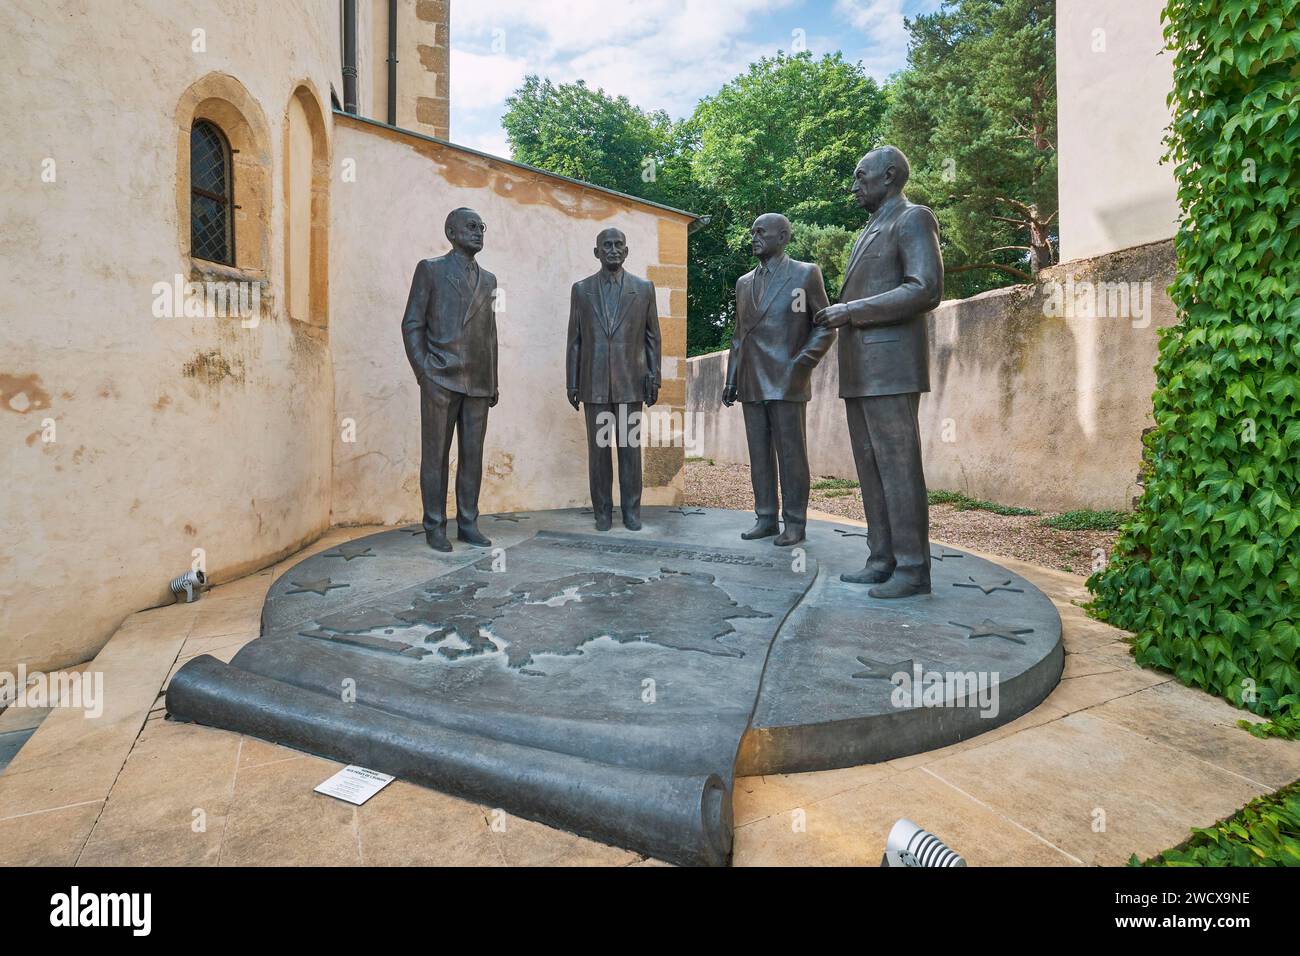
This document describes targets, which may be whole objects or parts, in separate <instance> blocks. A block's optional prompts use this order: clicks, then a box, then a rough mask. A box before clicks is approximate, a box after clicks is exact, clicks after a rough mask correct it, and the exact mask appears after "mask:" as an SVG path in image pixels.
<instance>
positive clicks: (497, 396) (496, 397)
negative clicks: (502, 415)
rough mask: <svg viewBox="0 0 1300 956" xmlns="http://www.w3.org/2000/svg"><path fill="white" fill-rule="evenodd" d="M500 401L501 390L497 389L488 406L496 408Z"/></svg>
mask: <svg viewBox="0 0 1300 956" xmlns="http://www.w3.org/2000/svg"><path fill="white" fill-rule="evenodd" d="M499 401H501V390H500V389H497V390H496V391H495V392H493V393H492V398H491V399H490V400H489V401H488V408H496V407H497V402H499Z"/></svg>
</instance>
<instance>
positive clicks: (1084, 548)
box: [686, 459, 1118, 575]
mask: <svg viewBox="0 0 1300 956" xmlns="http://www.w3.org/2000/svg"><path fill="white" fill-rule="evenodd" d="M816 482H817V479H816V477H814V478H813V483H814V484H816ZM686 501H687V503H689V504H692V505H698V506H699V507H701V508H735V509H737V510H739V511H751V510H753V507H754V492H753V489H752V488H751V487H750V484H749V466H748V465H731V464H725V463H718V464H712V463H710V461H709V460H708V459H704V460H688V461H687V462H686ZM999 504H1006V505H1014V504H1016V502H1014V501H1003V502H999ZM808 506H809V507H810V508H816V509H817V510H818V511H825V512H828V513H830V514H835V515H842V516H844V517H846V518H856V519H858V520H859V521H861V520H863V512H862V495H861V494H860V493H859V492H858V491H857V489H853V490H851V491H846V490H832V491H829V492H827V491H813V493H812V499H811V500H810V501H809V502H808ZM1050 515H1051V512H1044V513H1043V514H1041V515H1023V516H1021V515H1015V516H1012V515H999V514H994V513H993V512H991V511H979V510H975V509H971V510H968V511H959V510H958V509H957V508H955V507H954V506H952V505H931V506H930V537H931V538H933V539H935V540H937V541H945V542H947V543H948V544H952V545H956V546H958V547H961V546H963V545H965V546H968V547H971V548H974V549H976V550H978V551H987V552H989V553H990V554H1004V555H1006V556H1007V557H1011V558H1018V559H1020V560H1021V561H1031V562H1033V563H1034V564H1040V565H1043V566H1044V567H1048V568H1055V569H1057V570H1060V571H1070V572H1072V573H1074V574H1082V575H1087V574H1090V573H1091V570H1092V569H1091V565H1092V559H1093V551H1094V549H1096V548H1100V549H1102V551H1104V552H1105V553H1106V554H1109V553H1110V548H1111V545H1112V544H1113V542H1114V541H1115V538H1116V537H1117V536H1118V533H1117V532H1114V531H1058V530H1057V529H1056V528H1047V527H1044V526H1043V524H1042V521H1043V519H1044V518H1046V517H1050Z"/></svg>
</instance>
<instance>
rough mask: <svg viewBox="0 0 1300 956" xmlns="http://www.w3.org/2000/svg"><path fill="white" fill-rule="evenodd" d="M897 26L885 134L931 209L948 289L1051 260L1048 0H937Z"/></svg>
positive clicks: (991, 284) (975, 287)
mask: <svg viewBox="0 0 1300 956" xmlns="http://www.w3.org/2000/svg"><path fill="white" fill-rule="evenodd" d="M907 26H908V30H909V31H910V33H911V41H910V45H909V48H908V65H907V69H906V70H905V71H903V72H902V73H900V74H899V75H898V76H897V77H895V79H894V81H893V82H892V83H891V85H890V106H889V112H888V114H887V115H886V119H885V132H884V140H885V141H888V142H892V143H894V144H895V145H896V146H898V147H899V148H900V149H902V150H903V152H905V153H907V155H908V157H909V158H910V159H911V160H912V180H911V185H910V187H909V189H908V192H909V194H910V196H911V198H912V199H913V200H915V201H917V202H922V203H925V204H926V205H929V206H931V207H933V208H934V210H935V214H936V215H937V216H938V218H939V224H940V226H941V236H942V240H943V251H944V262H945V264H946V265H947V267H948V268H947V294H948V296H949V297H954V298H959V297H964V296H967V295H972V294H974V293H976V292H981V291H984V290H985V289H991V288H996V287H998V286H1004V285H1007V284H1009V283H1015V282H1024V281H1027V280H1028V278H1029V276H1028V275H1026V274H1025V273H1031V272H1032V271H1034V270H1035V269H1037V268H1038V267H1040V266H1043V265H1049V264H1051V263H1052V262H1054V261H1055V252H1054V250H1053V242H1054V227H1053V226H1052V223H1053V221H1054V218H1055V215H1056V208H1057V195H1056V0H945V2H944V4H943V6H942V7H941V8H940V9H939V10H937V11H935V12H934V13H931V14H926V15H921V16H918V17H915V18H913V19H910V20H909V21H908V23H907ZM1005 270H1012V271H1005ZM1017 272H1018V273H1020V275H1017V274H1016V273H1017Z"/></svg>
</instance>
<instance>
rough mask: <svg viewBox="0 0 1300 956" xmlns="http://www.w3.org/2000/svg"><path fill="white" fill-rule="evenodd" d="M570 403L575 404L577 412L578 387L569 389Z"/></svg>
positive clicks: (574, 407)
mask: <svg viewBox="0 0 1300 956" xmlns="http://www.w3.org/2000/svg"><path fill="white" fill-rule="evenodd" d="M569 404H570V405H572V406H573V410H574V411H575V412H576V411H577V410H578V390H577V389H576V388H571V389H569Z"/></svg>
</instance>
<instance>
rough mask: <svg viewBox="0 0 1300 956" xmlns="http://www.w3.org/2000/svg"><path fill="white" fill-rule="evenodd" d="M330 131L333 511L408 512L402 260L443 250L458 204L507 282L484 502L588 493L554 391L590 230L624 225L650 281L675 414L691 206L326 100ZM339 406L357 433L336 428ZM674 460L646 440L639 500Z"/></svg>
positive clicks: (514, 505)
mask: <svg viewBox="0 0 1300 956" xmlns="http://www.w3.org/2000/svg"><path fill="white" fill-rule="evenodd" d="M334 130H335V155H336V159H337V160H338V161H340V162H354V163H355V170H356V177H355V182H343V183H339V184H337V185H336V186H335V188H334V190H333V195H332V209H333V220H334V226H333V235H332V241H331V245H330V250H331V270H330V271H331V277H332V290H333V297H332V308H331V347H332V350H333V354H334V375H335V378H334V381H335V413H336V419H337V420H336V423H335V425H336V427H335V432H336V441H335V443H334V495H333V515H334V519H333V520H334V523H336V524H349V523H351V524H366V523H372V522H377V523H384V524H392V523H395V522H400V521H415V520H417V519H418V518H419V515H420V502H419V461H420V447H419V441H420V414H419V392H418V389H417V388H416V384H415V380H414V377H413V376H412V373H411V370H410V367H409V365H408V364H407V360H406V353H405V351H404V349H403V346H402V337H401V328H400V326H401V319H402V312H403V309H404V308H405V305H406V297H407V294H408V292H409V290H410V285H411V275H412V273H413V272H414V270H415V264H416V262H418V261H419V260H420V259H422V258H426V257H429V256H436V255H442V254H443V253H444V252H446V250H447V248H448V245H447V240H446V238H445V236H444V234H443V222H444V219H445V217H446V215H447V213H448V212H449V211H450V210H452V209H455V208H456V207H458V206H470V207H472V208H474V209H475V210H477V211H478V212H479V213H480V214H481V215H482V216H483V219H484V222H485V223H486V224H487V234H486V239H485V245H484V249H483V252H482V253H480V255H479V259H478V261H479V262H480V264H481V265H482V266H483V267H484V268H486V269H488V270H489V271H491V272H492V273H494V274H495V275H496V277H497V281H498V287H499V289H500V290H501V292H502V293H503V295H504V310H503V311H502V312H500V313H499V314H498V315H497V329H498V336H499V349H500V352H499V363H500V377H501V400H500V403H499V404H498V405H497V407H496V408H494V409H492V411H491V413H490V415H489V418H488V432H487V448H486V452H485V462H484V480H483V491H482V500H481V507H482V510H483V511H484V512H485V513H486V512H493V511H517V510H526V509H535V508H563V507H572V506H581V505H587V504H588V489H587V471H586V454H587V453H586V431H585V428H584V426H583V417H582V415H581V414H580V413H579V412H575V411H574V410H573V409H572V408H571V407H570V406H569V403H568V401H567V400H566V399H565V390H564V385H565V372H564V362H565V342H566V334H567V330H568V318H569V289H570V286H571V285H572V283H573V282H575V281H576V280H578V279H580V278H582V277H583V276H586V275H590V274H591V273H593V272H595V271H596V270H597V269H598V268H599V263H597V261H596V259H595V258H594V256H593V254H592V249H593V248H594V247H595V239H596V235H597V233H599V232H600V231H601V230H602V229H605V228H607V227H609V226H617V227H618V228H619V229H622V230H623V232H624V233H626V235H627V240H628V248H629V257H628V262H627V268H628V269H629V270H630V271H632V272H634V273H636V274H638V275H643V276H647V277H648V278H650V279H651V280H652V281H654V283H655V285H656V288H657V291H658V296H659V314H660V324H661V327H662V331H663V335H664V345H663V350H664V385H663V390H662V392H661V401H662V404H663V406H664V408H665V410H672V409H675V410H676V411H677V412H678V413H679V415H680V413H681V410H682V406H683V402H684V398H685V381H684V378H683V375H684V373H685V362H684V361H682V359H683V358H684V356H685V354H686V322H685V314H686V301H685V300H686V291H685V290H686V266H685V262H686V229H687V225H688V223H689V219H688V217H686V216H684V215H681V214H679V213H675V212H669V211H667V210H660V209H657V208H656V207H652V206H649V205H647V204H644V203H638V202H635V201H632V200H624V199H620V198H619V197H617V196H615V195H613V194H611V193H608V192H604V191H600V190H595V189H591V188H589V187H585V186H582V185H580V184H577V183H571V182H569V181H566V180H562V179H558V178H556V177H553V176H549V175H543V174H540V173H537V172H533V171H530V170H528V169H527V168H524V167H521V166H519V165H516V164H512V163H507V162H505V161H502V160H497V159H493V158H491V157H487V156H483V155H480V154H476V153H473V152H470V151H468V150H462V149H458V148H455V147H450V146H447V145H445V144H443V143H439V142H436V141H434V140H431V139H429V138H427V137H422V136H418V135H415V134H412V133H407V132H403V131H398V130H394V129H390V128H388V127H383V126H377V125H375V124H373V123H367V122H366V121H364V120H357V119H353V118H350V117H344V116H342V115H339V114H336V115H335V117H334ZM379 224H382V225H379ZM349 420H350V421H351V422H355V441H344V440H342V438H341V436H342V434H343V433H342V429H344V428H345V427H347V422H348V421H349ZM452 454H453V459H454V457H455V451H454V450H453V453H452ZM682 460H683V452H682V449H681V448H680V447H676V448H673V447H669V448H648V449H646V452H645V482H646V492H645V498H644V501H645V502H646V503H647V504H671V503H677V502H679V501H680V500H681V491H682V481H683V479H682Z"/></svg>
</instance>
